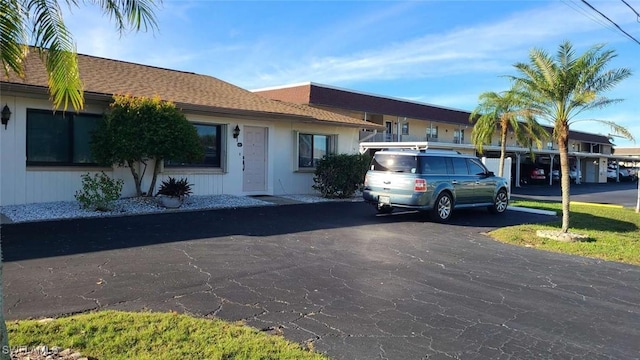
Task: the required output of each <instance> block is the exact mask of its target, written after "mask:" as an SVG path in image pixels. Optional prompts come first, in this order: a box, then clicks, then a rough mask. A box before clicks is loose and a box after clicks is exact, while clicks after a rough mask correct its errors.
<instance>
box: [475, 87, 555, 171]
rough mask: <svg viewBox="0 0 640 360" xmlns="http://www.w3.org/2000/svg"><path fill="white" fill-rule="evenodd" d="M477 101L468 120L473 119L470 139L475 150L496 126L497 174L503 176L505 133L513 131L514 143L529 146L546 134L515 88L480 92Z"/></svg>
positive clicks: (540, 140)
mask: <svg viewBox="0 0 640 360" xmlns="http://www.w3.org/2000/svg"><path fill="white" fill-rule="evenodd" d="M479 101H480V103H479V104H478V106H477V107H476V108H475V109H474V110H473V112H471V115H470V116H469V121H470V122H472V123H475V124H474V126H473V130H472V132H471V142H472V143H473V144H474V145H475V146H476V148H477V149H478V152H480V153H482V152H483V146H484V145H485V144H490V143H491V141H492V139H493V135H494V134H495V132H496V129H497V130H498V131H499V133H500V165H499V166H500V167H499V170H498V176H503V168H504V158H505V153H506V148H507V135H508V132H509V130H511V131H513V134H514V136H515V137H516V141H517V142H518V144H521V145H524V146H528V147H529V148H530V149H531V147H532V146H533V144H534V143H535V144H536V147H537V148H538V149H541V148H542V141H543V140H544V139H546V138H547V137H548V136H549V134H547V131H546V130H545V129H544V127H542V126H541V125H540V124H538V122H537V121H536V119H535V117H533V116H532V114H531V113H530V112H529V111H527V109H526V108H525V107H524V103H523V96H522V94H521V93H520V92H519V91H518V89H517V88H512V89H510V90H508V91H505V92H502V93H496V92H493V91H490V92H485V93H482V94H480V97H479Z"/></svg>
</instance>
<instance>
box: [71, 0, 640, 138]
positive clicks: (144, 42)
mask: <svg viewBox="0 0 640 360" xmlns="http://www.w3.org/2000/svg"><path fill="white" fill-rule="evenodd" d="M626 2H627V3H628V4H629V5H631V6H632V7H633V8H634V9H636V10H637V11H638V12H640V0H626ZM589 3H590V4H592V5H593V6H594V7H595V8H597V9H598V10H600V11H601V12H603V13H604V14H605V15H607V16H608V17H609V18H610V19H612V20H613V21H615V22H616V23H617V24H618V25H619V26H620V27H621V28H622V29H624V30H625V31H627V32H628V33H630V34H631V35H632V36H634V37H635V38H637V39H639V40H640V22H638V18H637V16H636V14H634V12H633V11H632V10H631V9H629V7H627V6H626V5H625V4H624V3H623V2H622V1H621V0H589ZM157 16H158V20H159V30H158V31H156V32H155V33H128V34H125V35H124V36H120V35H119V34H118V33H117V32H116V30H115V27H114V26H113V24H112V23H111V22H110V21H109V19H107V18H104V16H103V15H102V14H101V12H100V11H99V10H98V9H96V8H93V7H90V6H89V7H83V8H80V9H73V10H72V11H71V12H70V13H67V14H66V15H65V19H66V23H67V25H68V26H69V27H70V28H71V31H72V33H73V34H74V37H75V40H76V43H77V48H78V52H80V53H83V54H89V55H95V56H102V57H107V58H112V59H118V60H124V61H131V62H136V63H142V64H147V65H154V66H159V67H166V68H171V69H177V70H184V71H193V72H196V73H200V74H206V75H210V76H213V77H216V78H219V79H222V80H225V81H228V82H230V83H232V84H235V85H237V86H240V87H243V88H246V89H257V88H263V87H271V86H279V85H285V84H292V83H300V82H307V81H312V82H316V83H321V84H327V85H331V86H336V87H341V88H346V89H351V90H356V91H361V92H366V93H372V94H379V95H383V96H391V97H397V98H405V99H409V100H415V101H420V102H425V103H429V104H434V105H440V106H445V107H450V108H456V109H462V110H467V111H471V110H473V108H474V107H475V106H476V105H477V101H478V95H479V94H481V93H482V92H485V91H496V92H499V91H503V90H506V89H507V88H508V86H509V82H508V80H507V79H505V78H504V77H503V76H504V75H513V74H515V72H514V69H513V64H514V63H516V62H526V61H528V54H529V51H530V49H532V48H534V47H535V48H541V49H544V50H546V51H548V52H549V53H551V54H553V53H555V52H556V50H557V48H558V45H559V44H560V43H561V42H562V41H564V40H569V41H571V42H572V43H573V44H574V46H575V48H576V50H577V52H578V53H581V52H583V51H584V50H586V49H587V48H588V47H590V46H592V45H594V44H597V43H604V44H606V46H607V48H608V49H613V50H615V51H616V53H617V54H618V56H617V57H616V58H615V60H614V61H613V62H612V64H611V65H612V67H627V68H629V69H631V70H632V71H633V73H634V75H633V76H632V77H630V78H628V79H627V80H625V81H623V82H622V83H621V84H620V85H619V86H618V87H616V88H615V89H614V90H612V91H610V92H609V93H607V96H609V97H611V98H621V99H624V101H623V102H622V103H619V104H614V105H612V106H610V107H608V108H606V109H603V110H600V111H597V112H590V113H585V114H583V115H581V117H580V119H590V118H597V119H606V120H613V121H616V122H617V123H619V124H620V125H623V126H625V127H627V128H628V129H629V130H631V132H632V134H633V135H634V136H635V137H636V141H637V143H636V144H634V143H632V142H628V141H626V140H622V139H618V138H616V139H615V140H614V142H615V143H616V144H617V145H619V146H640V121H638V114H639V113H640V112H639V110H640V92H639V88H640V87H639V85H640V66H639V58H640V56H639V55H640V44H637V43H635V42H634V41H632V40H630V39H629V38H627V37H625V36H624V35H623V34H622V33H621V32H620V31H618V30H616V29H615V28H614V27H613V25H611V24H610V23H608V22H607V21H606V20H604V19H603V18H602V17H600V16H599V15H598V14H597V13H595V12H594V11H593V10H591V9H589V8H588V7H587V6H586V5H585V4H584V3H583V2H582V1H580V0H557V1H542V0H539V1H451V0H450V1H409V2H402V1H282V2H279V1H210V0H200V1H189V0H164V3H163V4H162V6H161V8H160V9H159V10H158V11H157ZM572 129H574V130H582V131H588V132H593V133H601V134H607V133H609V132H610V129H609V128H608V127H606V126H604V125H602V124H598V123H594V122H586V121H580V122H578V123H576V124H575V125H573V126H572Z"/></svg>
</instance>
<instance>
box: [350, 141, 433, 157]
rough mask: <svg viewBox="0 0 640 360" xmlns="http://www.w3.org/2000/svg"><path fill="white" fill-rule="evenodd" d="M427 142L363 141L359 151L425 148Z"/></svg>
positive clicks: (427, 144)
mask: <svg viewBox="0 0 640 360" xmlns="http://www.w3.org/2000/svg"><path fill="white" fill-rule="evenodd" d="M428 148H429V143H428V142H426V141H417V142H363V143H360V153H361V154H362V153H364V152H366V151H367V150H368V149H388V150H392V149H393V150H396V149H397V150H427V149H428Z"/></svg>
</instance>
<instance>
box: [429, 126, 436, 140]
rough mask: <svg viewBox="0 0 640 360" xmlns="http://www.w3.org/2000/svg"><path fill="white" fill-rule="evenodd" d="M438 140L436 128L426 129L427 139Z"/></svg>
mask: <svg viewBox="0 0 640 360" xmlns="http://www.w3.org/2000/svg"><path fill="white" fill-rule="evenodd" d="M437 138H438V127H437V126H431V127H428V128H427V139H437Z"/></svg>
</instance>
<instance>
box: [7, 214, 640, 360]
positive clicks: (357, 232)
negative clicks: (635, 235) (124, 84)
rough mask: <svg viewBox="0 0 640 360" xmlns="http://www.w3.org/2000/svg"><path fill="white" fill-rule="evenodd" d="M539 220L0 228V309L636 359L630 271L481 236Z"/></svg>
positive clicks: (467, 349)
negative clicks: (177, 319) (211, 319)
mask: <svg viewBox="0 0 640 360" xmlns="http://www.w3.org/2000/svg"><path fill="white" fill-rule="evenodd" d="M548 220H549V218H548V217H546V216H540V215H534V214H529V213H520V212H514V211H508V212H507V213H506V214H505V216H502V217H496V216H493V215H490V214H489V213H488V212H487V211H484V210H476V211H466V212H459V213H457V214H456V216H455V217H454V218H453V222H452V223H451V224H448V225H442V224H436V223H432V222H429V221H425V220H424V219H423V218H422V217H421V216H420V215H419V214H416V213H404V214H394V215H392V216H375V215H373V212H372V209H371V208H370V207H369V206H367V205H366V204H364V203H322V204H306V205H287V206H275V207H274V206H272V207H261V208H243V209H235V210H233V209H231V210H216V211H203V212H193V213H174V214H162V215H150V216H137V217H123V218H111V219H89V220H73V221H59V222H50V223H33V224H12V225H3V227H2V246H3V252H4V256H5V264H4V266H5V267H4V282H5V294H4V295H5V314H6V317H7V318H8V319H21V318H27V317H45V316H57V315H61V314H70V313H76V312H82V311H87V310H92V309H122V310H135V311H138V310H153V311H169V310H175V311H179V312H187V313H191V314H195V315H198V316H216V317H220V318H223V319H227V320H234V321H235V320H243V321H245V322H246V323H247V324H249V325H251V326H254V327H257V328H259V329H264V330H265V331H274V329H277V332H280V331H281V332H282V333H283V334H284V336H285V337H286V338H288V339H290V340H293V341H298V342H301V343H304V342H307V341H312V342H314V347H315V349H317V350H318V351H321V352H326V353H327V354H328V355H329V356H330V357H331V358H334V359H377V358H381V359H423V358H463V359H498V358H505V359H506V358H518V359H524V358H532V359H540V358H562V359H566V358H588V359H600V358H603V359H604V358H606V359H630V358H638V356H640V341H638V339H640V268H639V267H635V266H629V265H623V264H618V263H612V262H603V261H599V260H593V259H586V258H580V257H574V256H567V255H561V254H554V253H549V252H543V251H538V250H535V249H531V248H524V247H515V246H510V245H504V244H501V243H497V242H494V241H492V240H491V239H489V238H488V237H486V236H484V235H483V232H486V231H489V230H491V229H493V228H495V227H499V226H503V225H508V224H517V223H523V222H538V221H548ZM16 345H17V344H16Z"/></svg>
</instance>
